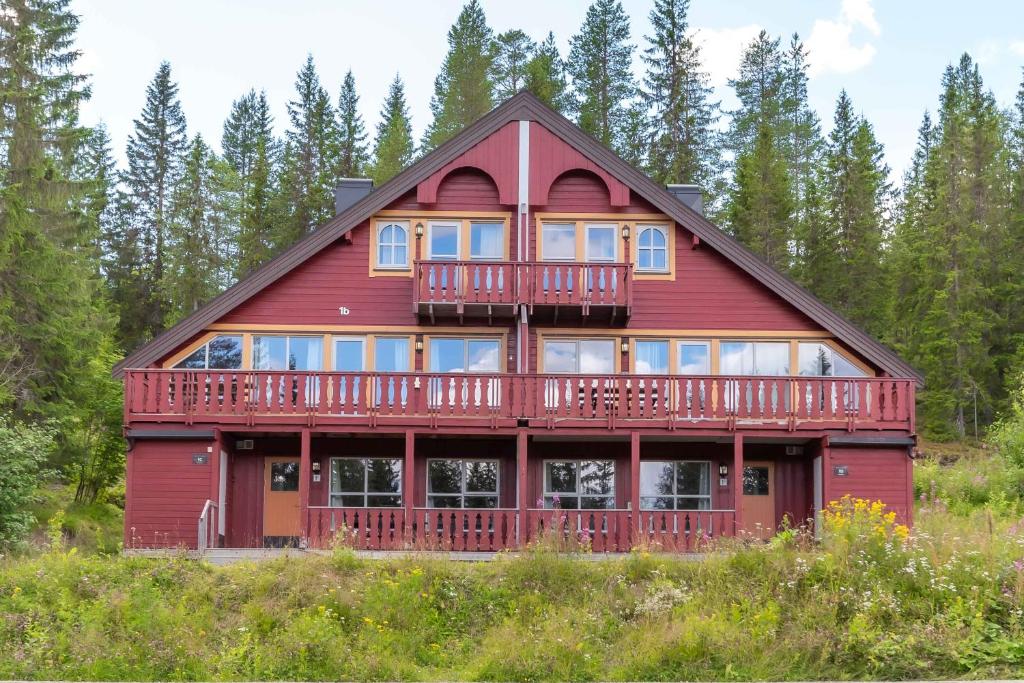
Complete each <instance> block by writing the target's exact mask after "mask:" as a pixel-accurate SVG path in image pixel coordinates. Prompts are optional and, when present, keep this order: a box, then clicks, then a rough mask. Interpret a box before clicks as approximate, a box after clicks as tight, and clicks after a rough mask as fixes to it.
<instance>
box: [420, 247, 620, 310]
mask: <svg viewBox="0 0 1024 683" xmlns="http://www.w3.org/2000/svg"><path fill="white" fill-rule="evenodd" d="M632 275H633V267H632V265H631V264H627V263H559V262H553V261H527V262H508V261H417V262H416V264H415V278H416V279H415V288H414V295H413V296H414V298H415V301H414V302H413V309H414V310H415V311H417V312H419V313H421V314H426V315H430V316H444V315H457V316H463V315H486V316H492V315H502V314H504V315H514V314H515V307H516V305H517V304H527V305H528V306H530V309H531V311H534V312H536V311H538V309H539V310H540V311H541V312H545V311H548V310H557V309H559V308H569V309H575V310H576V311H578V312H579V313H580V314H581V315H584V316H587V315H591V314H592V312H593V311H594V310H595V309H599V310H601V311H602V312H605V313H610V314H611V315H612V316H613V317H614V316H615V315H616V314H619V313H621V314H622V317H623V318H625V317H628V315H629V312H630V308H631V306H632V302H633V291H632V286H633V283H632V280H633V278H632Z"/></svg>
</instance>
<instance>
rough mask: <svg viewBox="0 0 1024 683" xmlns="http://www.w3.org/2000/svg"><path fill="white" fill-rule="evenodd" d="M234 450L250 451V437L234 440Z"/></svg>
mask: <svg viewBox="0 0 1024 683" xmlns="http://www.w3.org/2000/svg"><path fill="white" fill-rule="evenodd" d="M235 450H237V451H251V450H252V439H241V440H239V441H236V442H235Z"/></svg>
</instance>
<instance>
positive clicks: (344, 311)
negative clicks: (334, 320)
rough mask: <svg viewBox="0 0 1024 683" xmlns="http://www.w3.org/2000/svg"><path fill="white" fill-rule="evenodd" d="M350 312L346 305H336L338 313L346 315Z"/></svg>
mask: <svg viewBox="0 0 1024 683" xmlns="http://www.w3.org/2000/svg"><path fill="white" fill-rule="evenodd" d="M351 312H352V311H350V310H349V308H348V306H338V315H348V314H349V313H351Z"/></svg>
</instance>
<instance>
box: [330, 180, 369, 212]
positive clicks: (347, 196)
mask: <svg viewBox="0 0 1024 683" xmlns="http://www.w3.org/2000/svg"><path fill="white" fill-rule="evenodd" d="M372 189H373V181H372V180H370V179H369V178H342V179H341V180H339V181H338V186H337V187H336V188H334V214H335V215H337V214H339V213H341V212H342V211H344V210H345V209H347V208H348V207H350V206H352V205H353V204H355V203H356V202H358V201H359V200H360V199H362V198H363V197H365V196H366V195H368V194H370V190H372Z"/></svg>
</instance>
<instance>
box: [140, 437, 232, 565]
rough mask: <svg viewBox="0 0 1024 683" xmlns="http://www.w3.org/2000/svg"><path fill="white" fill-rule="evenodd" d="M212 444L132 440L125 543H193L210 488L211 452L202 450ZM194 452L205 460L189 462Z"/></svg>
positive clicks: (148, 545) (150, 544)
mask: <svg viewBox="0 0 1024 683" xmlns="http://www.w3.org/2000/svg"><path fill="white" fill-rule="evenodd" d="M211 443H212V442H210V441H137V442H136V443H135V445H134V447H133V448H132V449H131V451H129V453H128V459H129V461H130V463H131V464H130V470H131V474H130V477H129V480H128V484H127V489H128V490H127V496H128V499H129V501H130V502H129V503H128V509H127V510H126V513H125V514H126V517H125V529H126V536H127V537H126V539H125V545H126V546H129V547H142V548H154V547H158V548H164V547H167V548H173V547H177V546H182V545H185V546H189V547H194V546H195V544H196V529H197V524H198V521H199V515H200V514H201V513H202V511H203V505H204V504H205V503H206V501H207V499H209V498H210V493H211V489H210V487H211V482H212V473H213V469H212V468H213V457H212V454H211V453H208V452H207V450H206V449H207V447H208V446H210V445H211ZM193 454H202V455H206V456H208V459H207V462H206V464H204V465H196V464H193V462H192V456H193Z"/></svg>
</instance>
